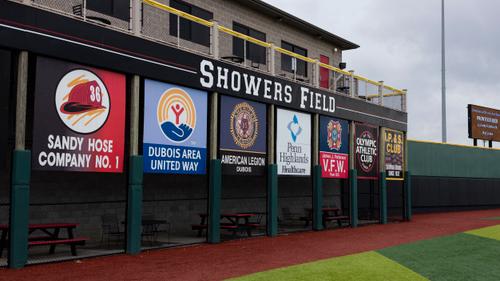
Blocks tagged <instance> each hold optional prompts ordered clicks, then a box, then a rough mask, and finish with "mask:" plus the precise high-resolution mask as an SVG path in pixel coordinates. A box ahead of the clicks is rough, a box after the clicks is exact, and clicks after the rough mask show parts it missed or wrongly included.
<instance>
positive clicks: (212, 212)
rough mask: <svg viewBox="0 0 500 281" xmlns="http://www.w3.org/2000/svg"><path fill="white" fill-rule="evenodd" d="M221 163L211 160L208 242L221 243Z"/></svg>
mask: <svg viewBox="0 0 500 281" xmlns="http://www.w3.org/2000/svg"><path fill="white" fill-rule="evenodd" d="M221 182H222V176H221V161H220V160H219V159H213V160H210V175H209V187H208V189H209V194H208V200H209V203H208V205H209V206H208V242H209V243H212V244H215V243H219V242H220V201H221Z"/></svg>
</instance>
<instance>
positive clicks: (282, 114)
mask: <svg viewBox="0 0 500 281" xmlns="http://www.w3.org/2000/svg"><path fill="white" fill-rule="evenodd" d="M276 163H277V166H278V175H294V176H309V175H310V174H311V115H309V114H305V113H300V112H297V111H291V110H285V109H279V108H278V110H277V115H276Z"/></svg>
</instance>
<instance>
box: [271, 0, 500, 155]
mask: <svg viewBox="0 0 500 281" xmlns="http://www.w3.org/2000/svg"><path fill="white" fill-rule="evenodd" d="M265 1H266V2H269V3H270V4H272V5H275V6H276V7H278V8H280V9H282V10H285V11H287V12H289V13H291V14H293V15H295V16H298V17H300V18H302V19H304V20H307V21H308V22H311V23H313V24H314V25H317V26H319V27H321V28H323V29H325V30H328V31H330V32H332V33H334V34H336V35H339V36H341V37H343V38H346V39H348V40H350V41H352V42H354V43H357V44H358V45H360V46H361V47H360V48H359V49H356V50H351V51H347V52H345V53H344V59H343V60H344V61H345V62H347V65H348V68H349V69H354V70H356V73H357V74H360V75H362V76H365V77H367V78H370V79H372V80H376V81H378V80H384V81H385V83H386V84H387V85H391V86H394V87H396V88H400V89H402V88H408V91H409V93H408V113H409V131H408V134H409V138H410V139H419V140H433V141H440V140H441V1H439V0H420V1H401V0H356V1H345V0H344V1H340V0H309V1H303V0H265ZM445 4H446V8H445V9H446V15H445V19H446V52H447V53H446V60H447V66H446V68H447V70H446V75H447V76H446V79H447V81H446V83H447V110H448V114H447V118H448V122H447V124H448V142H450V143H459V144H472V140H469V139H468V135H467V109H466V107H467V104H469V103H472V104H478V105H483V106H488V107H494V108H500V91H499V90H500V79H499V77H500V36H498V35H499V30H498V26H500V17H499V16H498V12H499V11H500V1H497V0H478V1H470V0H468V1H467V0H452V1H450V0H447V1H446V3H445ZM479 144H480V145H482V142H481V141H480V143H479ZM494 146H495V147H499V145H498V144H494Z"/></svg>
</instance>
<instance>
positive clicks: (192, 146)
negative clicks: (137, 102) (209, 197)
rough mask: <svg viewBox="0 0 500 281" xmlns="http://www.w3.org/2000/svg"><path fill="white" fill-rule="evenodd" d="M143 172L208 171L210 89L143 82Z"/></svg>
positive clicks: (180, 172)
mask: <svg viewBox="0 0 500 281" xmlns="http://www.w3.org/2000/svg"><path fill="white" fill-rule="evenodd" d="M144 92H145V98H144V145H143V156H144V172H146V173H163V174H205V173H206V166H207V165H206V162H207V161H206V159H207V93H206V92H202V91H199V90H195V89H191V88H187V87H181V86H177V85H173V84H168V83H163V82H158V81H153V80H145V82H144Z"/></svg>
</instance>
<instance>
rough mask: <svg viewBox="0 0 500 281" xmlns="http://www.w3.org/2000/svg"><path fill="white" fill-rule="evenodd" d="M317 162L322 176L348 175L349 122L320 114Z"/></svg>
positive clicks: (344, 176) (338, 176) (343, 177)
mask: <svg viewBox="0 0 500 281" xmlns="http://www.w3.org/2000/svg"><path fill="white" fill-rule="evenodd" d="M319 126H320V129H319V150H320V151H319V162H320V165H321V176H322V177H323V178H339V179H346V178H348V177H349V172H348V170H349V122H347V121H346V120H342V119H336V118H331V117H326V116H321V118H320V121H319Z"/></svg>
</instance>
